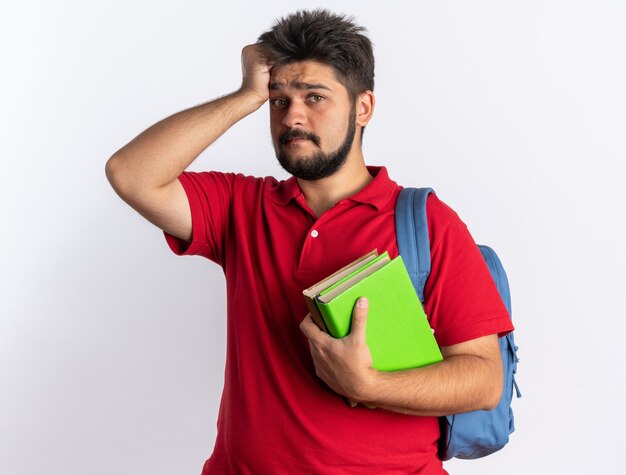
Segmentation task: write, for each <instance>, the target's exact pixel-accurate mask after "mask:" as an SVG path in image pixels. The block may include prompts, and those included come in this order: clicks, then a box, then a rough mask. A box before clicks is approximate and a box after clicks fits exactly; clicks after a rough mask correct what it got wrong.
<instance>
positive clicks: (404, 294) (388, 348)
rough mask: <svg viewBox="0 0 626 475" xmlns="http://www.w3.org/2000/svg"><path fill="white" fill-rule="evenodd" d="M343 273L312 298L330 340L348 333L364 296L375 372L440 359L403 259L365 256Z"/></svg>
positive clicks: (415, 365) (439, 353) (419, 364)
mask: <svg viewBox="0 0 626 475" xmlns="http://www.w3.org/2000/svg"><path fill="white" fill-rule="evenodd" d="M373 252H374V251H373ZM364 257H366V256H364ZM351 266H352V267H354V263H353V264H351ZM344 269H345V268H344ZM339 272H341V271H339ZM345 274H347V275H344V276H342V278H341V279H340V280H338V281H335V282H332V283H331V284H330V285H329V286H328V287H326V288H324V289H323V290H321V291H319V293H317V295H316V296H315V298H314V299H313V300H314V301H315V304H316V306H317V308H318V309H319V313H320V315H321V317H322V319H323V321H324V324H325V325H326V328H327V329H328V332H329V333H330V334H331V335H332V336H334V337H335V338H342V337H344V336H346V335H347V334H348V333H350V325H351V320H352V310H353V308H354V304H355V303H356V301H357V300H358V299H359V297H367V298H368V300H369V310H368V317H367V330H366V339H367V344H368V346H369V348H370V351H371V352H372V360H373V366H374V368H376V369H377V370H379V371H397V370H402V369H409V368H417V367H420V366H426V365H429V364H432V363H436V362H438V361H441V360H442V359H443V358H442V356H441V352H440V351H439V347H438V346H437V342H436V341H435V338H434V336H433V333H432V330H431V328H430V325H429V323H428V320H427V318H426V314H425V313H424V309H423V308H422V304H421V303H420V301H419V298H418V297H417V294H416V292H415V289H414V287H413V284H412V283H411V278H410V277H409V274H408V272H407V270H406V267H405V266H404V262H403V261H402V257H401V256H398V257H396V258H395V259H393V260H391V259H390V258H389V254H388V253H387V252H385V253H383V254H381V255H380V256H376V255H375V254H374V255H372V253H369V254H368V255H367V259H366V260H365V263H364V264H362V265H361V266H360V267H358V268H357V269H354V268H352V269H349V272H346V273H345ZM318 288H319V284H318Z"/></svg>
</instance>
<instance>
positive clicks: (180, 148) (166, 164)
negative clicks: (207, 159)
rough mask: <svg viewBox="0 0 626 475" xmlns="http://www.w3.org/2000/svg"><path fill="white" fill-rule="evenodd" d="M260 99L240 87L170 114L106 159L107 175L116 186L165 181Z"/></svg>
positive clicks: (150, 185)
mask: <svg viewBox="0 0 626 475" xmlns="http://www.w3.org/2000/svg"><path fill="white" fill-rule="evenodd" d="M263 102H264V100H263V99H262V98H260V97H259V96H258V95H255V94H254V93H252V92H250V91H247V90H243V89H242V90H239V91H237V92H235V93H232V94H229V95H227V96H224V97H221V98H219V99H216V100H214V101H211V102H207V103H204V104H201V105H198V106H195V107H192V108H190V109H187V110H184V111H181V112H178V113H176V114H173V115H171V116H169V117H167V118H165V119H163V120H161V121H160V122H157V123H156V124H154V125H153V126H151V127H150V128H148V129H147V130H145V131H144V132H142V133H141V134H139V135H138V136H137V137H135V138H134V139H133V140H132V141H130V142H129V143H128V144H127V145H125V146H124V147H122V148H121V149H120V150H118V151H117V152H116V153H115V154H114V155H113V156H112V157H111V158H110V159H109V161H108V162H107V176H108V177H109V180H111V182H112V183H113V184H114V186H116V188H118V189H121V190H123V189H134V190H138V189H145V188H152V189H156V188H159V187H162V186H164V185H167V184H169V183H171V182H172V181H173V180H175V179H176V178H177V177H178V176H179V175H180V174H181V173H182V172H183V171H184V170H185V169H186V168H187V167H188V166H189V165H190V164H191V163H192V162H193V161H194V160H195V159H196V158H197V157H198V155H200V153H202V151H203V150H204V149H206V148H207V147H208V146H209V145H211V144H212V143H213V142H214V141H215V140H217V138H218V137H220V136H221V135H222V134H223V133H224V132H226V130H228V129H229V128H230V127H232V126H233V125H234V124H235V123H237V122H238V121H239V120H241V119H242V118H244V117H245V116H247V115H249V114H251V113H252V112H254V111H255V110H257V109H258V108H259V107H261V105H262V104H263ZM118 191H120V190H118Z"/></svg>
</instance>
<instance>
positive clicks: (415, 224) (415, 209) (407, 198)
mask: <svg viewBox="0 0 626 475" xmlns="http://www.w3.org/2000/svg"><path fill="white" fill-rule="evenodd" d="M434 192H435V191H434V190H433V189H432V188H403V189H402V190H400V195H399V196H398V202H397V203H396V217H395V220H396V239H397V241H398V252H399V253H400V255H401V256H402V260H403V261H404V265H405V266H406V268H407V271H408V272H409V276H410V277H411V282H413V286H414V287H415V291H416V292H417V295H418V297H419V299H420V301H421V302H422V303H424V286H425V285H426V280H427V279H428V276H429V274H430V238H429V237H428V221H427V219H426V199H427V198H428V195H429V194H430V193H434Z"/></svg>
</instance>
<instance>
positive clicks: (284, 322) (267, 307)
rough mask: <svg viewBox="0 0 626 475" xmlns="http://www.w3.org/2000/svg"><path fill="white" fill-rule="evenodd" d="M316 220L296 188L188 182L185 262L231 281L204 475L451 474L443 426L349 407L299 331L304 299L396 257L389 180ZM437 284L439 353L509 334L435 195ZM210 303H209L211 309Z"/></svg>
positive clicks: (429, 298) (431, 293)
mask: <svg viewBox="0 0 626 475" xmlns="http://www.w3.org/2000/svg"><path fill="white" fill-rule="evenodd" d="M368 168H369V171H370V173H371V174H372V175H373V176H374V179H373V180H372V181H371V182H370V183H369V184H368V185H367V186H366V187H365V188H364V189H362V190H361V191H360V192H358V193H356V194H355V195H353V196H351V197H350V198H346V199H343V200H341V201H339V202H338V203H337V204H336V205H335V206H333V207H332V208H331V209H329V210H328V211H326V212H325V213H324V214H323V215H322V216H321V217H319V218H317V217H316V216H315V215H314V213H313V212H312V211H311V209H310V208H309V206H308V205H307V203H306V201H305V199H304V195H303V194H302V192H301V190H300V188H299V186H298V183H297V181H296V179H295V178H293V177H292V178H291V179H289V180H286V181H277V180H276V179H275V178H272V177H266V178H255V177H248V176H243V175H241V174H229V173H218V172H205V173H189V172H186V173H183V174H182V175H181V176H180V178H179V179H180V182H181V183H182V185H183V187H184V189H185V191H186V193H187V196H188V199H189V204H190V207H191V214H192V222H193V239H192V242H191V243H190V244H189V245H186V244H185V243H184V242H182V241H180V240H178V239H176V238H174V237H172V236H169V235H167V234H166V238H167V242H168V244H169V245H170V247H171V248H172V250H173V251H174V252H175V253H177V254H195V255H201V256H204V257H206V258H208V259H210V260H212V261H214V262H216V263H217V264H219V265H220V266H222V268H223V269H224V273H225V276H226V287H227V304H228V324H227V328H228V331H227V355H226V373H225V383H224V391H223V394H222V401H221V406H220V413H219V418H218V424H217V425H218V432H217V439H216V442H215V448H214V451H213V454H212V455H211V458H210V459H209V460H207V462H206V464H205V466H204V470H203V472H202V473H203V475H207V474H255V475H258V474H263V475H270V474H296V473H298V474H299V473H307V474H324V475H327V474H359V473H367V474H370V473H381V474H383V473H384V474H407V473H419V474H423V475H431V474H442V473H445V472H444V471H443V468H442V464H441V461H440V460H439V459H438V458H437V455H436V454H437V439H438V437H439V426H438V421H437V418H434V417H415V416H406V415H400V414H395V413H392V412H388V411H385V410H371V409H366V408H364V407H361V406H359V407H356V408H350V407H349V406H348V405H347V404H346V403H345V402H344V401H343V399H342V398H340V397H338V396H337V395H336V394H335V393H334V392H333V391H331V390H330V389H328V388H327V387H326V386H325V384H324V383H323V382H322V381H321V380H320V379H318V378H317V377H316V375H315V370H314V367H313V362H312V359H311V356H310V353H309V346H308V342H307V340H306V338H305V337H304V335H303V334H302V333H301V332H300V330H299V325H300V322H301V321H302V319H303V318H304V316H305V315H306V314H307V313H308V310H307V307H306V304H305V302H304V298H303V296H302V290H303V289H305V288H308V287H309V286H311V285H312V284H314V283H315V282H318V281H319V280H321V279H322V278H324V277H325V276H327V275H329V274H331V273H333V272H335V271H336V270H337V269H338V268H340V267H343V266H344V265H346V264H348V263H349V262H352V261H354V260H355V259H357V258H358V257H360V256H362V255H363V254H365V253H367V252H369V251H371V250H372V249H374V248H377V249H378V250H379V252H383V251H385V250H387V251H389V254H390V256H391V257H392V258H393V257H395V256H397V255H398V248H397V244H396V237H395V230H394V228H395V225H394V208H395V203H396V199H397V197H398V193H399V191H400V189H401V187H400V186H398V185H397V184H396V183H395V182H394V181H392V180H390V179H389V177H388V175H387V171H386V169H385V168H384V167H383V168H378V167H368ZM427 207H428V209H427V211H428V218H429V233H430V237H431V254H432V272H431V275H430V278H429V280H428V283H427V286H426V289H425V295H426V302H427V303H426V313H427V315H429V319H430V322H431V326H432V327H433V328H434V330H435V336H436V338H437V340H438V342H439V344H440V345H442V346H446V345H452V344H455V343H460V342H462V341H466V340H470V339H473V338H477V337H480V336H484V335H488V334H493V333H505V332H508V331H510V330H512V328H513V327H512V325H511V321H510V319H509V316H508V315H507V312H506V309H505V308H504V306H503V304H502V302H501V300H500V298H499V296H498V294H497V290H496V289H495V286H494V285H493V282H492V280H491V277H490V275H489V271H488V269H487V267H486V266H485V264H484V261H483V260H482V257H481V255H480V252H479V251H478V249H477V248H476V245H475V244H474V241H473V240H472V238H471V236H470V234H469V232H468V231H467V228H466V227H465V225H464V224H463V223H462V222H461V221H460V220H459V218H458V216H457V215H456V213H454V211H452V210H451V209H450V208H449V207H447V206H446V205H445V204H443V203H442V202H441V201H440V200H439V199H438V198H437V197H436V196H433V195H431V196H430V197H429V199H428V204H427ZM209 305H210V303H209V302H207V307H209Z"/></svg>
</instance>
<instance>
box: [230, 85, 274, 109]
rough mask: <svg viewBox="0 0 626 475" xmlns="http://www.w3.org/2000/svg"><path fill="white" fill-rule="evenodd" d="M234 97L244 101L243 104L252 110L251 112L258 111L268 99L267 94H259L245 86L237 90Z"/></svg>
mask: <svg viewBox="0 0 626 475" xmlns="http://www.w3.org/2000/svg"><path fill="white" fill-rule="evenodd" d="M235 95H236V96H237V97H239V98H240V99H241V100H242V101H244V102H245V104H246V105H247V106H248V107H250V108H251V109H252V111H255V110H257V109H259V108H260V107H261V106H262V105H263V104H265V101H267V99H268V95H267V94H265V95H263V94H259V93H258V92H256V91H254V90H253V89H250V88H248V87H245V86H242V87H241V88H239V90H237V91H236V92H235Z"/></svg>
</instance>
